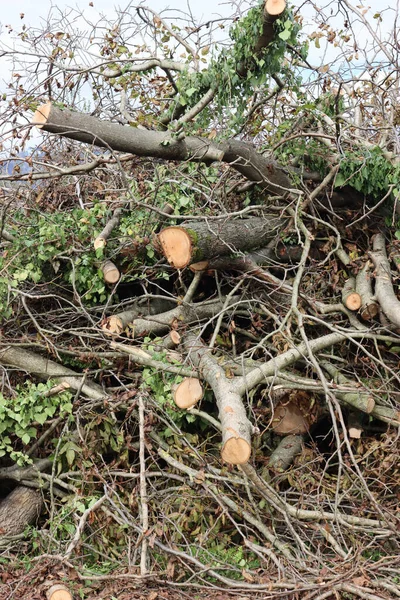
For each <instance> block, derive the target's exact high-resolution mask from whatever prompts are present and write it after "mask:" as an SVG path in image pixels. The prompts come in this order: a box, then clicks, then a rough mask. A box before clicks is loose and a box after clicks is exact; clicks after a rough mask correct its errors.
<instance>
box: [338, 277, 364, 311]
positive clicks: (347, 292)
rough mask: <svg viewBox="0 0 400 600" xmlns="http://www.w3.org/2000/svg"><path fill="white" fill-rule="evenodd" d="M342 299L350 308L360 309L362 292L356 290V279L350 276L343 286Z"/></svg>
mask: <svg viewBox="0 0 400 600" xmlns="http://www.w3.org/2000/svg"><path fill="white" fill-rule="evenodd" d="M342 301H343V304H344V305H345V307H346V308H348V309H349V310H358V309H359V308H360V306H361V298H360V294H358V293H357V292H356V280H355V279H354V277H350V278H349V279H348V280H347V281H346V283H345V284H344V286H343V292H342Z"/></svg>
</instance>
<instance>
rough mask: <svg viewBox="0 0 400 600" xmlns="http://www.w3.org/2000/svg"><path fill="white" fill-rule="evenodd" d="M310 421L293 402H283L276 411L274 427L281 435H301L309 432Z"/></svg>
mask: <svg viewBox="0 0 400 600" xmlns="http://www.w3.org/2000/svg"><path fill="white" fill-rule="evenodd" d="M309 427H310V422H309V420H308V419H307V417H306V416H304V414H303V411H302V410H301V409H300V408H299V407H298V406H297V405H296V404H295V403H294V402H293V401H291V400H290V401H289V402H282V403H281V404H278V405H277V406H276V408H275V411H274V418H273V421H272V429H273V430H274V432H275V433H278V434H280V435H288V434H290V435H300V434H302V433H307V431H308V430H309Z"/></svg>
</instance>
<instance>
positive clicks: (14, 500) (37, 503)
mask: <svg viewBox="0 0 400 600" xmlns="http://www.w3.org/2000/svg"><path fill="white" fill-rule="evenodd" d="M42 506H43V499H42V494H41V493H40V492H39V491H38V490H35V489H33V488H29V487H25V486H23V485H20V486H18V487H16V488H15V490H13V491H12V492H11V493H10V494H8V496H7V497H6V498H4V500H2V501H1V502H0V538H1V537H2V536H7V537H8V536H13V535H18V534H20V533H22V532H23V531H24V529H25V527H26V526H27V525H32V523H35V521H37V519H38V518H39V516H40V513H41V511H42Z"/></svg>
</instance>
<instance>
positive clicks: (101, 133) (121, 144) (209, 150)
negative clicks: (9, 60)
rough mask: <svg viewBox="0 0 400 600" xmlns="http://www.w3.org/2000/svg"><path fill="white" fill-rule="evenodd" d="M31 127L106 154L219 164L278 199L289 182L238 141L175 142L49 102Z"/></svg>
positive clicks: (269, 162) (274, 165)
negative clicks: (115, 153)
mask: <svg viewBox="0 0 400 600" xmlns="http://www.w3.org/2000/svg"><path fill="white" fill-rule="evenodd" d="M32 124H33V125H36V126H37V127H38V128H39V129H41V130H43V131H49V132H50V133H56V134H58V135H61V136H63V137H67V138H70V139H73V140H78V141H79V142H84V143H85V144H95V145H96V146H100V147H102V148H107V149H108V150H117V151H120V152H129V153H131V154H136V155H137V156H150V157H154V158H161V159H164V160H183V161H187V160H191V161H197V162H205V163H210V162H212V161H215V160H222V161H224V162H225V163H227V164H229V165H231V166H232V168H233V169H235V170H236V171H238V172H239V173H241V174H242V175H244V177H246V178H247V179H249V180H250V181H253V182H254V183H257V184H259V185H260V186H262V188H263V189H265V190H267V191H269V192H270V193H272V194H280V195H282V194H283V193H286V192H289V191H290V189H291V182H290V179H289V177H288V176H287V175H286V172H285V170H284V169H283V168H280V166H279V165H278V164H277V163H276V162H275V161H274V160H272V159H271V158H269V157H267V156H264V155H262V154H258V153H257V152H256V150H255V148H254V147H252V146H250V145H249V144H247V143H244V142H241V141H239V140H234V139H231V140H227V141H225V142H222V143H219V144H215V143H213V142H212V141H211V140H209V139H207V138H201V137H194V136H193V137H190V136H189V137H185V139H184V140H175V139H173V138H172V137H171V134H170V132H169V131H167V132H161V131H152V130H143V129H138V128H136V127H125V126H124V125H119V124H117V123H108V122H106V121H101V120H100V119H98V118H96V117H92V116H91V115H86V114H83V113H78V112H74V111H71V110H68V109H67V108H58V107H57V106H54V105H53V104H51V102H48V103H47V104H43V105H42V106H39V108H38V109H37V111H36V112H35V114H34V116H33V120H32Z"/></svg>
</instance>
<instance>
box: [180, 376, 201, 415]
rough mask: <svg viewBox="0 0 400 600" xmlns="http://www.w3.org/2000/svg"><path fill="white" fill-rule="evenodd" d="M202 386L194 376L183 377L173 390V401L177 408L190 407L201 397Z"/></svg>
mask: <svg viewBox="0 0 400 600" xmlns="http://www.w3.org/2000/svg"><path fill="white" fill-rule="evenodd" d="M203 393H204V391H203V386H202V385H201V382H200V380H199V379H196V377H185V379H184V380H183V381H182V382H181V383H180V384H179V385H177V386H176V388H175V390H174V401H175V404H176V405H177V406H178V407H179V408H182V409H184V408H191V407H192V406H195V405H196V404H197V403H198V401H199V400H201V399H202V397H203Z"/></svg>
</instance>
